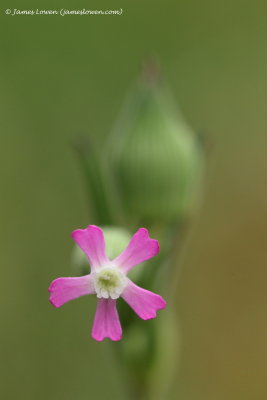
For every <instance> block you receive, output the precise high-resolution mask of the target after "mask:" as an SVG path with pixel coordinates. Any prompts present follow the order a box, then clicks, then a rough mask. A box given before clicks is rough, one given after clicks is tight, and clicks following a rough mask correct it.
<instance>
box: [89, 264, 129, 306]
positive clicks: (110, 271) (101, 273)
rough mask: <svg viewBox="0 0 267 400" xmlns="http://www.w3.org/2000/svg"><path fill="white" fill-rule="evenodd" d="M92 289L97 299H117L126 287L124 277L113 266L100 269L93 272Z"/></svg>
mask: <svg viewBox="0 0 267 400" xmlns="http://www.w3.org/2000/svg"><path fill="white" fill-rule="evenodd" d="M93 275H94V278H93V282H94V287H95V291H96V295H97V297H98V298H100V299H101V298H102V297H103V298H104V299H108V298H109V297H111V298H112V299H117V298H119V297H120V295H121V293H122V291H123V289H124V288H125V286H126V280H127V278H126V276H125V275H124V274H123V273H122V272H121V271H119V269H118V268H117V267H115V266H112V265H110V266H108V267H101V268H99V269H97V270H96V271H95V272H94V274H93Z"/></svg>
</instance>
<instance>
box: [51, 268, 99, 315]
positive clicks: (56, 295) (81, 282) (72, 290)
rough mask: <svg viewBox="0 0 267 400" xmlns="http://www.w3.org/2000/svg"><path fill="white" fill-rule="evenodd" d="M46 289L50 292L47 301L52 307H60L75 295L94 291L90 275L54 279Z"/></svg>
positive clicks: (79, 295) (75, 296) (78, 295)
mask: <svg viewBox="0 0 267 400" xmlns="http://www.w3.org/2000/svg"><path fill="white" fill-rule="evenodd" d="M48 291H49V292H50V293H51V295H50V298H49V301H50V303H51V304H52V305H53V306H54V307H61V306H62V305H63V304H65V303H67V302H68V301H70V300H73V299H76V298H77V297H81V296H84V295H86V294H92V293H95V290H94V287H93V283H92V278H91V275H85V276H81V277H75V278H58V279H55V280H54V281H53V282H52V283H51V285H50V286H49V288H48Z"/></svg>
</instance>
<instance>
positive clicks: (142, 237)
mask: <svg viewBox="0 0 267 400" xmlns="http://www.w3.org/2000/svg"><path fill="white" fill-rule="evenodd" d="M159 251H160V246H159V242H158V241H157V240H156V239H151V238H150V236H149V233H148V230H147V229H146V228H139V229H138V231H137V232H136V233H135V234H134V235H133V237H132V238H131V240H130V242H129V244H128V246H127V248H126V249H125V250H124V251H123V252H122V253H121V254H120V255H119V256H118V257H117V258H115V260H113V261H114V263H115V264H117V265H118V266H119V267H120V268H122V269H123V270H124V272H126V273H127V272H128V271H130V270H131V269H132V268H133V267H135V266H136V265H138V264H140V263H142V262H144V261H147V260H149V259H150V258H152V257H155V256H156V255H157V254H158V253H159Z"/></svg>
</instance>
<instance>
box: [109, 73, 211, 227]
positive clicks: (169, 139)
mask: <svg viewBox="0 0 267 400" xmlns="http://www.w3.org/2000/svg"><path fill="white" fill-rule="evenodd" d="M111 139H112V140H111V141H110V143H109V144H108V146H107V150H106V151H107V157H106V159H107V160H108V170H109V171H110V173H111V178H112V180H113V182H114V183H115V187H116V189H117V193H118V199H120V200H121V205H122V207H123V210H124V212H125V214H126V215H127V216H131V218H132V219H136V218H137V219H138V220H139V221H144V222H145V223H150V222H151V221H157V222H160V221H164V222H170V221H173V220H175V219H178V218H179V217H181V216H184V215H187V214H188V213H189V212H190V211H192V209H193V208H194V201H195V199H196V197H197V195H198V192H199V187H200V185H199V182H200V180H201V175H202V166H203V157H202V151H201V147H200V145H199V143H198V140H197V139H196V137H195V135H194V134H193V132H192V130H191V129H190V127H189V126H188V125H187V124H186V123H185V121H184V120H183V118H182V116H181V114H179V113H178V112H177V110H176V107H175V104H174V101H173V99H172V97H171V95H170V93H169V92H168V91H167V89H166V88H165V86H164V85H163V84H162V83H160V82H158V81H157V80H155V79H152V80H151V79H146V80H145V81H144V80H142V81H140V82H138V84H137V85H136V87H135V88H134V89H133V90H132V92H131V94H130V96H129V99H128V102H127V104H126V105H125V107H124V109H123V111H122V114H121V117H120V119H119V121H118V123H117V125H116V127H115V129H114V131H113V133H112V136H111Z"/></svg>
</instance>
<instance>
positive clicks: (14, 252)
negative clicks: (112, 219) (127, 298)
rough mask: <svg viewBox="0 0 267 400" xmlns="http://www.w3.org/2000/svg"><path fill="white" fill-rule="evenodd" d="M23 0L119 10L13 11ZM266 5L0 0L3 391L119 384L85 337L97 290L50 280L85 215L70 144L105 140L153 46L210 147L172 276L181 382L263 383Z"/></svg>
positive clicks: (101, 394)
mask: <svg viewBox="0 0 267 400" xmlns="http://www.w3.org/2000/svg"><path fill="white" fill-rule="evenodd" d="M13 7H15V8H16V7H17V8H20V9H36V8H37V7H38V8H39V9H41V8H42V9H60V8H62V7H64V8H69V9H77V8H83V7H85V8H88V9H107V8H108V9H109V8H111V9H116V8H121V7H122V8H123V10H124V12H123V15H122V16H91V17H90V16H65V17H60V16H36V15H35V16H14V17H12V16H7V15H5V13H4V10H5V9H6V8H10V9H13ZM266 21H267V5H266V1H261V0H255V1H253V2H252V1H246V0H242V1H241V0H232V1H230V0H224V1H222V2H221V1H211V0H210V1H208V0H203V1H201V2H198V1H196V0H187V1H185V0H181V1H179V0H165V1H151V0H146V1H138V0H137V1H129V0H128V1H126V0H124V1H117V0H114V1H112V2H111V1H109V2H108V1H97V2H96V1H94V2H88V1H87V2H86V1H79V2H77V3H76V2H74V1H69V0H64V1H63V0H62V1H53V2H52V1H46V2H42V3H41V2H39V1H38V2H37V1H34V2H33V1H32V2H27V1H24V2H21V3H20V4H19V5H17V4H16V5H15V4H14V3H12V4H11V2H10V1H3V2H2V6H1V19H0V31H1V40H0V43H1V78H0V79H1V92H0V102H1V132H0V163H1V167H0V182H1V195H0V196H1V197H0V201H1V207H0V220H1V229H0V235H1V240H0V260H1V302H0V308H1V333H0V348H1V373H0V376H1V381H2V382H1V392H2V398H4V399H6V400H9V399H27V400H33V399H40V400H42V399H50V400H63V399H64V400H73V399H77V400H85V399H89V398H95V399H99V400H102V399H106V398H107V396H108V398H109V397H110V396H112V397H113V398H116V399H118V400H119V399H123V398H124V395H123V392H122V390H121V377H120V375H119V373H118V372H117V371H116V369H115V368H114V366H113V364H112V362H111V358H110V348H109V346H108V344H107V343H105V342H104V343H102V344H99V343H95V342H93V341H92V340H91V338H90V329H91V323H92V319H93V312H94V307H95V300H93V299H89V298H88V297H85V298H82V299H80V300H77V302H72V303H69V304H68V305H67V306H65V307H63V308H62V309H60V310H55V309H53V308H52V307H51V306H50V304H49V303H48V294H47V287H48V285H49V283H50V281H51V280H52V279H54V278H56V277H58V276H64V275H69V274H70V254H71V250H72V241H71V239H70V232H71V231H72V230H73V229H75V228H77V227H84V226H86V225H87V224H89V223H90V215H88V211H87V204H86V196H85V189H84V186H83V184H84V182H83V179H82V176H81V173H80V169H79V165H78V162H77V159H76V158H75V155H74V153H73V151H72V149H71V145H70V144H71V142H72V141H73V139H74V138H75V137H76V135H81V134H90V135H93V136H94V138H95V141H96V143H97V145H98V146H99V147H101V146H102V145H103V143H104V142H105V140H106V138H107V135H108V134H109V132H110V130H111V127H112V125H113V123H114V121H115V119H116V117H117V115H118V113H119V110H120V107H121V105H122V103H123V101H124V99H125V95H126V93H127V91H128V89H129V87H130V86H131V84H132V83H133V81H134V80H135V79H136V77H137V75H138V73H139V69H140V65H141V63H142V61H143V60H144V58H146V57H147V56H149V55H151V54H157V55H158V56H159V58H160V59H161V63H162V67H163V72H164V74H165V76H166V78H167V80H168V82H169V84H170V86H171V88H172V91H173V94H174V95H175V97H176V99H177V101H178V103H179V105H180V107H181V109H182V111H183V113H184V115H185V117H186V118H187V120H188V122H189V123H190V124H191V126H192V127H193V128H194V129H195V131H197V132H203V133H205V134H206V137H207V140H208V143H209V147H210V152H209V157H208V166H207V181H206V197H205V201H204V204H203V207H202V212H201V215H200V217H199V219H198V221H197V223H196V225H195V228H194V233H193V237H192V240H191V242H190V244H189V245H188V248H187V253H186V257H185V259H184V265H183V270H182V273H181V276H180V281H179V285H178V287H177V297H176V299H177V314H178V315H179V318H180V323H181V333H182V342H181V343H180V340H178V339H177V346H181V360H180V362H179V368H177V371H175V377H176V379H175V383H174V387H173V398H179V399H181V400H214V399H215V400H225V399H228V400H237V399H242V400H252V399H253V400H256V399H257V400H265V399H266V398H267V381H266V372H267V361H266V358H267V350H266V349H267V294H266V293H267V292H266V289H267V271H266V261H267V250H266V237H267V235H266V231H267V229H266V219H267V201H266V200H267V185H266V172H267V162H266V156H267V152H266V149H267V134H266V128H267V122H266V116H267V110H266V108H267V41H266V38H267V24H266ZM78 303H79V304H78ZM162 340H164V338H162ZM100 371H101V375H99V374H100Z"/></svg>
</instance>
